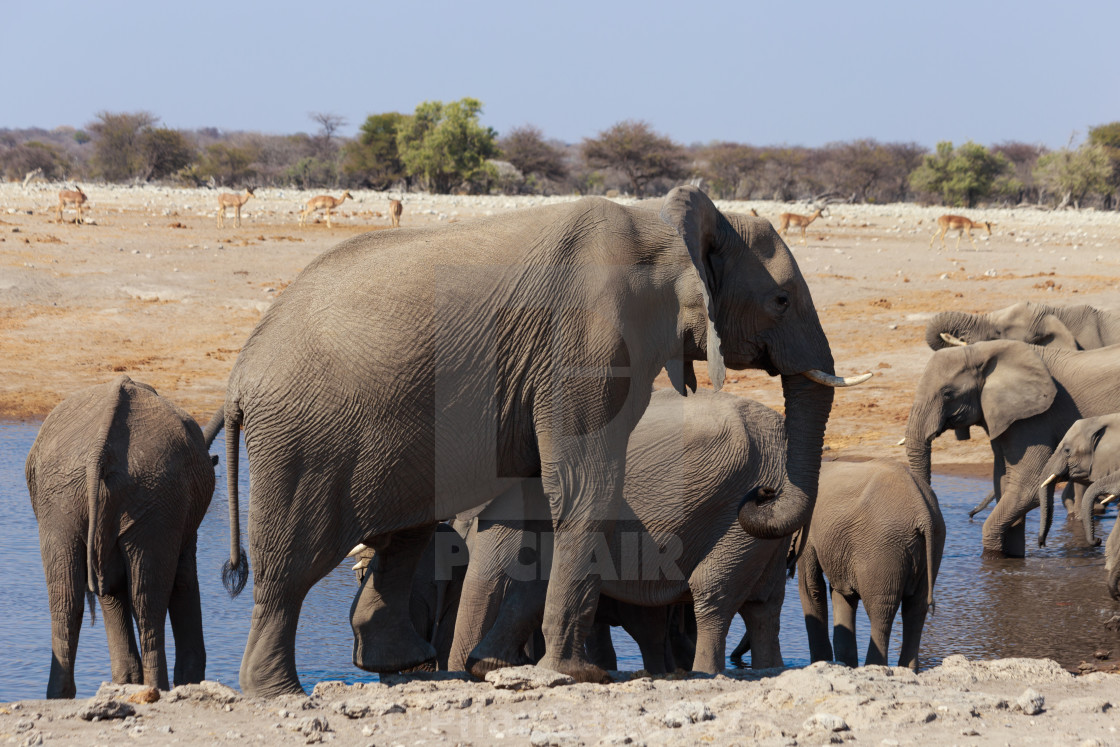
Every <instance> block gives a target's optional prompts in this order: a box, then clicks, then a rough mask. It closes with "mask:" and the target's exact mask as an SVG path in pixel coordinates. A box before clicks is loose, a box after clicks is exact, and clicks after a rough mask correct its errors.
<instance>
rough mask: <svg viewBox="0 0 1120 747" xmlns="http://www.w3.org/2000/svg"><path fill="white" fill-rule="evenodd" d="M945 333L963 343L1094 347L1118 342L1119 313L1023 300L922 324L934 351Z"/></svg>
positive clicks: (944, 314)
mask: <svg viewBox="0 0 1120 747" xmlns="http://www.w3.org/2000/svg"><path fill="white" fill-rule="evenodd" d="M942 333H947V334H950V335H952V336H954V337H956V338H957V339H959V340H962V341H964V342H968V343H973V342H985V341H989V340H1019V341H1020V342H1026V343H1030V344H1031V345H1040V346H1042V347H1058V348H1064V349H1067V350H1095V349H1096V348H1103V347H1106V346H1108V345H1116V344H1117V343H1120V314H1118V313H1116V312H1113V311H1108V310H1106V309H1098V308H1094V307H1093V306H1086V305H1084V304H1079V305H1076V306H1048V305H1046V304H1041V303H1034V302H1032V301H1026V302H1023V303H1017V304H1013V305H1011V306H1008V307H1007V308H1005V309H998V310H996V311H990V312H988V313H986V314H969V313H967V312H963V311H945V312H942V313H940V314H937V315H936V316H935V317H933V318H932V319H930V321H929V323H928V324H927V325H926V343H927V344H928V345H929V346H930V347H931V348H933V349H934V350H941V349H942V348H946V347H950V343H948V342H946V341H945V340H944V339H942V337H941V334H942Z"/></svg>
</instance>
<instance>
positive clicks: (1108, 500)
mask: <svg viewBox="0 0 1120 747" xmlns="http://www.w3.org/2000/svg"><path fill="white" fill-rule="evenodd" d="M1114 500H1116V493H1109V494H1108V497H1107V498H1105V499H1104V500H1103V501H1101V505H1102V506H1106V505H1108V504H1109V503H1112V502H1113V501H1114Z"/></svg>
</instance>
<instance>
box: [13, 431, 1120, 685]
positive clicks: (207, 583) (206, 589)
mask: <svg viewBox="0 0 1120 747" xmlns="http://www.w3.org/2000/svg"><path fill="white" fill-rule="evenodd" d="M37 431H38V424H31V425H24V424H0V511H2V515H3V517H4V521H2V522H0V574H2V579H3V588H4V594H3V597H2V599H3V602H4V603H3V608H2V609H3V614H2V615H0V650H2V651H4V652H5V658H4V666H3V669H4V676H3V677H0V702H2V701H9V700H20V699H28V698H41V697H43V695H44V693H45V692H46V685H47V677H48V674H49V671H50V661H51V641H50V612H49V610H48V607H47V591H46V584H45V581H44V577H43V568H42V563H41V560H40V556H39V537H38V527H37V525H36V522H35V516H34V514H32V512H31V503H30V501H29V499H28V495H27V485H26V483H25V482H24V476H23V466H24V461H25V460H26V458H27V453H28V451H29V450H30V448H31V444H32V442H33V441H34V439H35V434H36V432H37ZM241 459H242V464H243V465H244V464H247V463H248V462H247V457H246V456H245V453H244V451H242V456H241ZM223 462H224V460H223ZM248 472H249V471H248V469H244V468H243V469H242V470H241V496H242V506H241V512H242V517H243V519H242V523H243V524H244V517H245V516H246V514H247V508H248V506H247V500H246V496H248V494H249V492H248ZM217 484H218V489H217V490H216V491H215V494H214V499H213V501H212V502H211V504H210V509H209V511H208V512H207V514H206V518H205V520H204V521H203V523H202V526H201V527H200V529H199V541H198V568H199V582H200V585H201V589H202V606H203V613H204V616H205V625H206V628H205V635H206V652H207V667H206V676H207V679H212V680H217V681H219V682H224V683H226V684H228V685H232V686H234V687H236V686H237V674H238V670H239V668H240V666H241V654H242V651H243V650H244V647H245V641H246V639H247V637H248V633H249V619H250V615H251V610H252V598H253V597H252V576H251V575H250V579H249V584H248V586H247V587H246V589H245V591H244V592H242V594H241V595H240V596H239V597H238V598H236V599H230V598H229V596H228V595H227V594H226V592H225V590H224V589H223V587H222V585H221V577H220V568H221V565H222V563H223V562H224V561H225V559H226V558H227V555H228V552H229V546H228V543H229V516H228V513H227V500H226V492H225V487H224V486H225V471H224V464H219V466H218V480H217ZM988 487H989V483H988V481H983V480H976V479H969V478H960V477H945V476H940V475H935V476H934V489H935V490H936V491H937V495H938V498H939V499H940V501H941V509H942V513H943V514H944V516H945V522H946V525H947V530H948V531H947V534H948V538H947V540H946V547H945V554H944V559H943V560H942V564H941V572H940V576H939V577H938V580H937V589H936V592H935V598H936V604H937V612H936V614H935V615H934V616H933V617H931V618H929V619H928V620H927V623H926V629H925V632H924V634H923V637H922V650H921V658H922V663H923V666H927V665H932V664H936V663H937V662H939V661H940V660H941V659H943V658H944V657H946V656H948V655H950V654H957V653H960V654H966V655H968V656H969V657H971V658H998V657H1008V656H1034V657H1039V656H1049V657H1051V658H1055V659H1057V660H1058V661H1060V662H1061V663H1062V664H1063V665H1066V666H1076V665H1077V663H1078V662H1079V661H1081V660H1084V659H1088V658H1090V657H1091V656H1092V653H1093V651H1094V650H1095V649H1097V648H1100V647H1102V646H1103V647H1104V648H1114V649H1116V650H1120V635H1117V634H1112V633H1108V632H1106V631H1105V630H1104V628H1103V626H1102V625H1101V622H1103V620H1106V619H1108V617H1110V616H1111V615H1113V614H1118V613H1120V604H1118V603H1116V602H1113V601H1112V600H1111V599H1110V598H1109V597H1108V593H1107V591H1106V589H1105V585H1104V578H1105V573H1104V557H1103V550H1102V549H1101V548H1092V549H1089V548H1081V547H1077V546H1076V544H1075V543H1074V540H1073V534H1072V531H1071V527H1070V526H1069V525H1067V524H1066V523H1065V522H1064V521H1062V520H1060V519H1056V520H1055V526H1054V531H1052V533H1051V537H1050V540H1049V547H1047V548H1042V549H1036V548H1033V547H1030V549H1029V550H1028V554H1029V555H1030V557H1028V558H1026V559H1025V560H995V561H990V560H981V558H980V528H981V523H982V522H981V521H979V520H978V521H975V522H972V521H969V519H968V514H967V511H968V509H969V508H971V507H972V506H973V505H975V503H976V502H977V501H978V500H979V498H980V497H981V496H982V495H983V494H984V493H985V492H986V491H987V489H988ZM1058 511H1059V516H1060V513H1061V508H1060V506H1059V508H1058ZM978 518H980V519H982V518H983V517H982V516H981V517H978ZM1114 521H1115V512H1113V513H1111V514H1110V515H1109V516H1108V517H1106V518H1105V520H1104V521H1102V522H1100V523H1099V525H1098V533H1099V534H1100V536H1106V535H1107V533H1108V532H1109V531H1110V530H1111V528H1112V524H1113V522H1114ZM1037 527H1038V525H1037V512H1032V514H1031V515H1030V516H1029V517H1028V524H1027V537H1028V542H1029V543H1031V544H1033V541H1032V540H1031V538H1033V537H1034V536H1035V535H1036V533H1037ZM243 531H244V530H243ZM355 590H356V585H355V583H354V576H353V574H352V573H351V571H350V570H349V567H348V565H346V564H344V565H342V566H340V567H339V568H337V569H336V570H335V571H334V572H333V573H331V574H330V575H329V576H327V577H326V578H325V579H323V580H322V581H320V582H319V584H318V585H316V586H315V588H314V589H312V591H311V593H310V594H309V595H308V597H307V600H306V601H305V603H304V606H303V613H302V614H301V616H300V625H299V632H298V634H297V641H296V663H297V667H298V670H299V674H300V679H301V681H302V683H303V685H304V687H306V688H308V689H310V688H311V687H313V686H314V684H315V683H316V682H318V681H319V680H322V679H332V680H344V681H347V682H360V681H371V680H374V679H376V675H371V674H369V673H366V672H363V671H361V670H358V669H356V668H355V667H354V666H353V664H352V663H351V647H352V634H351V631H350V623H349V613H350V603H351V601H352V599H353V595H354V592H355ZM742 633H743V626H742V622H741V621H740V620H739V619H738V618H736V619H735V621H734V623H733V624H732V627H731V633H730V635H729V637H728V646H727V649H728V651H729V652H730V650H731V649H732V648H734V646H735V644H736V643H738V641H739V638H740V636H741V635H742ZM901 634H902V624H901V621H897V622H896V624H895V630H894V633H893V635H892V640H891V649H890V654H889V657H890V660H891V662H892V663H893V662H894V661H896V660H897V657H898V650H899V646H900V643H901ZM868 637H869V624H868V621H867V618H866V616H865V615H864V614H863V610H862V607H861V608H860V612H859V616H858V617H857V639H858V642H859V651H860V659H861V661H862V658H863V655H864V653H865V652H866V650H867V642H868ZM1113 639H1115V640H1113ZM167 640H168V642H169V645H170V647H171V649H170V650H169V651H168V662H169V663H170V662H172V661H173V660H174V643H173V639H172V636H171V630H170V626H168V631H167ZM614 640H615V648H616V650H617V653H618V662H619V667H620V668H621V669H624V670H636V669H640V668H641V667H642V662H641V656H640V655H639V653H638V649H637V646H636V645H635V644H634V643H633V641H631V640H630V638H629V637H628V636H626V634H625V633H623V632H621V631H620V630H619V629H617V628H616V629H615V632H614ZM781 644H782V654H783V657H784V660H785V663H786V665H787V666H799V665H804V664H808V663H809V655H808V644H807V642H806V639H805V625H804V620H803V616H802V612H801V604H800V601H799V599H798V595H797V582H796V581H795V580H791V581H789V582H788V583H787V586H786V601H785V605H784V607H783V609H782V631H781ZM75 679H76V682H77V687H78V696H79V697H83V696H89V695H91V694H92V693H93V692H94V691H96V689H97V687H98V685H99V684H100V683H101V682H102V681H103V680H107V679H109V655H108V650H107V647H106V644H105V635H104V631H103V628H102V626H101V622H100V619H99V620H98V622H97V624H96V625H95V626H94V627H92V628H91V627H90V626H89V623H88V618H87V622H86V623H85V625H84V627H83V628H82V638H81V642H80V645H79V649H78V657H77V671H76V673H75Z"/></svg>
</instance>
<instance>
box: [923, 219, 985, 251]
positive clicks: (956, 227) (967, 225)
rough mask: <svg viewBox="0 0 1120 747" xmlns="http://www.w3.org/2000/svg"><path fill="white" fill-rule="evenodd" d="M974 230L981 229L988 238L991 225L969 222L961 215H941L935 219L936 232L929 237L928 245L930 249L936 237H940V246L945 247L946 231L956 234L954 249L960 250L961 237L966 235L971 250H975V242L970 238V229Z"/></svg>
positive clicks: (983, 222) (981, 222) (982, 222)
mask: <svg viewBox="0 0 1120 747" xmlns="http://www.w3.org/2000/svg"><path fill="white" fill-rule="evenodd" d="M974 228H983V229H984V230H985V231H987V232H988V235H989V236H991V235H992V224H991V222H990V221H986V220H983V221H975V220H969V219H968V218H965V217H964V216H963V215H942V216H941V217H940V218H938V219H937V229H938V230H937V231H936V232H935V233H934V234H933V236H930V237H929V245H930V246H931V247H932V246H933V240H934V239H936V238H937V237H938V236H940V237H941V246H942V247H945V234H946V233H947V232H948V231H956V232H957V245H956V246H955V247H953V248H954V249H959V248H960V246H961V236H963V235H964V234H966V233H967V234H968V241H969V243H971V244H972V248H973V249H975V248H976V241H975V240H974V239H973V238H972V229H974Z"/></svg>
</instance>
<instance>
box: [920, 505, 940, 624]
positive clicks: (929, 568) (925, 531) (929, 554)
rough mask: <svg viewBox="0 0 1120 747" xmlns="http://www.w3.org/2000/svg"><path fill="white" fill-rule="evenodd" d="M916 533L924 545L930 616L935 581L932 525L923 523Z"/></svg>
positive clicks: (926, 522) (932, 611)
mask: <svg viewBox="0 0 1120 747" xmlns="http://www.w3.org/2000/svg"><path fill="white" fill-rule="evenodd" d="M918 532H919V533H920V534H921V535H922V536H923V538H924V539H925V544H926V605H927V606H928V607H929V613H930V614H931V615H932V614H934V613H935V612H936V609H935V606H934V602H933V583H934V581H935V580H936V579H935V576H936V574H937V571H936V568H937V566H936V565H935V564H934V557H933V555H934V549H933V543H934V533H933V523H932V522H930V521H928V520H927V521H925V522H923V523H922V525H921V526H920V527H919V528H918Z"/></svg>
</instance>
